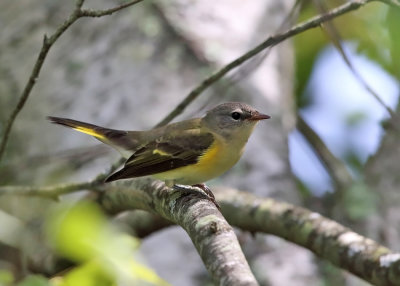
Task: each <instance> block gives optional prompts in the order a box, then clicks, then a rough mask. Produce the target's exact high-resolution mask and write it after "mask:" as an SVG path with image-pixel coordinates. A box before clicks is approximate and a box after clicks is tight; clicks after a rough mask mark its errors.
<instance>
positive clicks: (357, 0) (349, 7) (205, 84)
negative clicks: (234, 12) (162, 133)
mask: <svg viewBox="0 0 400 286" xmlns="http://www.w3.org/2000/svg"><path fill="white" fill-rule="evenodd" d="M371 1H374V0H353V1H349V2H346V3H345V4H343V5H341V6H339V7H337V8H334V9H332V10H330V11H329V12H327V13H325V14H322V15H318V16H315V17H313V18H311V19H309V20H307V21H304V22H302V23H300V24H298V25H296V26H294V27H292V28H290V29H289V30H287V31H285V32H283V33H280V34H277V35H275V36H270V37H268V38H267V39H266V40H265V41H264V42H262V43H261V44H259V45H258V46H256V47H255V48H253V49H251V50H250V51H248V52H246V53H245V54H244V55H242V56H240V57H238V58H237V59H235V60H233V61H232V62H230V63H229V64H227V65H226V66H224V67H223V68H222V69H220V70H219V71H217V72H215V73H213V74H212V75H210V76H209V77H207V78H206V79H205V80H203V81H202V82H201V83H200V85H199V86H197V87H196V88H195V89H193V90H192V91H191V92H190V93H189V94H188V95H187V96H186V97H185V98H184V99H183V100H182V101H181V102H180V103H179V104H178V105H177V106H176V107H175V109H174V110H172V111H171V112H170V113H169V114H168V115H167V116H166V117H165V118H164V119H163V120H161V121H160V122H159V123H158V124H157V125H156V126H157V127H158V126H162V125H165V124H167V123H168V122H170V121H171V120H172V119H174V118H175V117H176V116H178V115H179V114H181V113H182V112H183V111H184V109H185V108H186V107H187V106H188V105H189V104H190V103H191V102H192V101H193V100H195V99H196V98H197V97H198V96H199V95H200V94H201V93H203V92H204V91H205V90H206V89H207V88H209V87H210V86H211V85H213V84H214V83H215V82H217V81H218V80H220V79H221V78H222V77H223V76H225V75H226V74H227V73H228V72H230V71H231V70H233V69H234V68H236V67H238V66H240V65H241V64H243V63H244V62H246V61H248V60H249V59H251V58H252V57H254V56H255V55H257V54H259V53H260V52H262V51H263V50H265V49H266V48H268V47H272V46H275V45H277V44H279V43H281V42H283V41H284V40H286V39H288V38H290V37H293V36H295V35H298V34H300V33H302V32H304V31H307V30H309V29H312V28H316V27H319V26H320V25H321V24H322V23H324V22H326V21H329V20H331V19H334V18H336V17H338V16H341V15H343V14H345V13H348V12H350V11H353V10H357V9H358V8H360V7H362V6H364V5H365V4H367V3H368V2H371Z"/></svg>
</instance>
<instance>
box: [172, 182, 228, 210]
mask: <svg viewBox="0 0 400 286" xmlns="http://www.w3.org/2000/svg"><path fill="white" fill-rule="evenodd" d="M174 188H177V189H180V190H191V191H193V188H199V189H201V190H202V191H203V192H201V195H202V196H205V197H206V198H208V199H209V200H210V201H211V202H212V203H213V204H214V205H215V206H216V207H217V209H218V210H221V207H220V206H219V204H218V203H217V201H216V200H215V197H214V194H213V193H212V192H211V190H210V189H209V188H208V187H207V186H206V185H205V184H196V185H192V186H187V185H179V184H175V185H174Z"/></svg>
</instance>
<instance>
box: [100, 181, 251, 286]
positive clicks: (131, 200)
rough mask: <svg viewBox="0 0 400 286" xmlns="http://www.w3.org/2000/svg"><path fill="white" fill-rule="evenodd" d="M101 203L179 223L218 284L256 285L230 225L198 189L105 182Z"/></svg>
mask: <svg viewBox="0 0 400 286" xmlns="http://www.w3.org/2000/svg"><path fill="white" fill-rule="evenodd" d="M100 203H101V204H102V205H103V206H104V208H105V209H106V210H108V211H109V212H119V211H122V210H132V209H135V208H139V209H144V210H148V211H151V212H156V213H158V214H160V215H161V216H162V217H164V218H165V219H167V220H170V221H172V222H173V223H176V224H178V225H180V226H181V227H182V228H183V229H185V231H186V232H187V233H188V235H189V236H190V238H191V239H192V241H193V244H194V245H195V247H196V249H197V251H198V252H199V254H200V256H201V258H202V260H203V262H204V265H205V266H206V268H207V270H208V272H209V273H210V275H211V277H212V278H213V280H214V282H215V283H216V284H217V285H258V283H257V281H256V280H255V278H254V276H253V274H252V273H251V271H250V268H249V265H248V264H247V261H246V258H245V257H244V255H243V253H242V251H241V249H240V245H239V242H238V240H237V238H236V235H235V233H234V231H233V229H232V227H231V226H230V225H229V224H228V223H227V222H226V220H225V219H224V217H223V216H222V215H221V213H220V212H219V211H218V209H217V208H216V206H215V205H214V204H213V203H212V202H211V201H210V200H209V199H208V198H207V197H206V196H205V195H204V194H203V193H202V192H200V190H198V189H196V188H192V187H187V188H185V189H181V188H179V189H170V188H168V187H166V186H165V184H163V183H161V182H160V181H151V180H149V179H138V180H126V181H123V182H117V183H111V184H110V185H108V187H107V191H106V192H103V196H102V198H101V199H100Z"/></svg>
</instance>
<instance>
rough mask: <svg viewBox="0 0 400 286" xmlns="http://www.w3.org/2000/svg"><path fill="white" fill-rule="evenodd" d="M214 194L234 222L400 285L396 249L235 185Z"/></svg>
mask: <svg viewBox="0 0 400 286" xmlns="http://www.w3.org/2000/svg"><path fill="white" fill-rule="evenodd" d="M215 194H216V198H217V200H218V202H219V203H220V205H221V208H222V212H223V214H224V216H225V217H226V219H227V220H228V222H229V223H230V224H232V225H235V226H238V227H240V228H242V229H245V230H249V231H251V232H264V233H269V234H273V235H277V236H279V237H282V238H284V239H286V240H288V241H290V242H293V243H296V244H298V245H300V246H303V247H306V248H307V249H309V250H311V251H312V252H314V253H315V254H316V255H318V256H320V257H322V258H324V259H326V260H328V261H330V262H331V263H333V264H335V265H336V266H338V267H340V268H342V269H345V270H347V271H349V272H351V273H353V274H354V275H356V276H358V277H360V278H361V279H364V280H366V281H368V282H370V283H372V284H373V285H382V286H383V285H400V272H399V271H398V269H399V266H400V253H393V252H391V251H390V250H389V249H387V248H386V247H384V246H381V245H379V244H378V243H377V242H375V241H373V240H371V239H369V238H366V237H363V236H361V235H360V234H357V233H355V232H353V231H351V230H350V229H348V228H346V227H344V226H342V225H340V224H339V223H337V222H335V221H333V220H330V219H328V218H325V217H323V216H321V215H320V214H318V213H315V212H311V211H309V210H306V209H304V208H301V207H297V206H294V205H291V204H288V203H284V202H278V201H275V200H273V199H266V198H259V197H256V196H254V195H251V194H249V193H244V192H239V191H237V190H233V189H227V188H223V189H218V190H217V191H216V192H215Z"/></svg>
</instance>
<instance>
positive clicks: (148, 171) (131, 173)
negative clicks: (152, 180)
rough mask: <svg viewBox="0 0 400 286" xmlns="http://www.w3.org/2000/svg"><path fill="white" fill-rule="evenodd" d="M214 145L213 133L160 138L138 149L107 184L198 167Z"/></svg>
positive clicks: (188, 131)
mask: <svg viewBox="0 0 400 286" xmlns="http://www.w3.org/2000/svg"><path fill="white" fill-rule="evenodd" d="M213 142H214V136H213V135H212V134H211V133H200V132H198V130H196V131H194V130H186V131H184V132H181V134H179V135H176V134H175V135H174V134H169V135H167V136H163V137H160V138H157V139H156V140H154V141H151V142H149V143H147V144H145V145H143V146H141V147H139V148H138V149H137V150H136V151H135V152H134V153H133V154H132V156H131V157H130V158H129V159H128V160H127V161H126V163H125V166H124V168H122V169H121V170H120V171H118V172H116V173H114V174H112V175H111V176H110V177H108V178H107V179H106V182H110V181H115V180H119V179H125V178H134V177H141V176H148V175H153V174H157V173H162V172H166V171H169V170H173V169H176V168H179V167H184V166H187V165H191V164H195V163H197V161H198V160H199V157H200V156H201V155H202V154H203V153H204V152H205V151H206V150H207V149H208V148H209V147H210V146H211V145H212V143H213Z"/></svg>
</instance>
